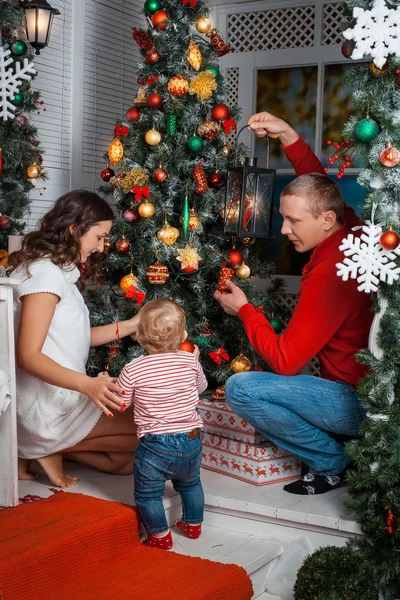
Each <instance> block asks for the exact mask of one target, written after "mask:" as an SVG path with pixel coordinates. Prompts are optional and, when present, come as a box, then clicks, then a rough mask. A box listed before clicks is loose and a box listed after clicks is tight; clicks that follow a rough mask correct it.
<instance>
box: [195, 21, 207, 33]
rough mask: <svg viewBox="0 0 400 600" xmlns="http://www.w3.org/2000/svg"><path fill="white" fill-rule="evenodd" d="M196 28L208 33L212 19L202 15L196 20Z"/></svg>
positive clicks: (200, 31)
mask: <svg viewBox="0 0 400 600" xmlns="http://www.w3.org/2000/svg"><path fill="white" fill-rule="evenodd" d="M196 29H197V31H198V32H199V33H208V32H209V31H210V29H211V21H210V19H208V18H207V17H200V19H197V21H196Z"/></svg>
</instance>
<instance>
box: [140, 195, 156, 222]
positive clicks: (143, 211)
mask: <svg viewBox="0 0 400 600" xmlns="http://www.w3.org/2000/svg"><path fill="white" fill-rule="evenodd" d="M138 212H139V215H140V216H141V217H143V219H148V218H150V217H152V216H153V215H154V213H155V212H156V209H155V206H154V204H152V203H151V202H148V200H147V199H146V200H145V201H144V202H142V204H140V206H139V208H138Z"/></svg>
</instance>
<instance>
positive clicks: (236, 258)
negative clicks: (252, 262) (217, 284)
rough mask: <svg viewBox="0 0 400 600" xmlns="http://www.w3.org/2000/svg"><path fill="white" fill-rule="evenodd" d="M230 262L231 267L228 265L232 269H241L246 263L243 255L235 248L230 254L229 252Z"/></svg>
mask: <svg viewBox="0 0 400 600" xmlns="http://www.w3.org/2000/svg"><path fill="white" fill-rule="evenodd" d="M228 261H229V265H228V266H229V267H232V268H233V269H236V267H240V265H241V264H242V263H243V261H244V256H243V253H242V252H240V250H236V249H235V248H232V250H229V252H228Z"/></svg>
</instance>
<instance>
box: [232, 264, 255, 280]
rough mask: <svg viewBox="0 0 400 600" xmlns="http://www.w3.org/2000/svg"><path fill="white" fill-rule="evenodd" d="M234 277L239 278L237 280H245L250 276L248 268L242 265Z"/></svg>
mask: <svg viewBox="0 0 400 600" xmlns="http://www.w3.org/2000/svg"><path fill="white" fill-rule="evenodd" d="M235 275H236V277H239V279H247V278H248V277H250V275H251V271H250V267H248V266H247V265H245V264H244V263H243V264H242V265H240V267H238V268H237V269H236V270H235Z"/></svg>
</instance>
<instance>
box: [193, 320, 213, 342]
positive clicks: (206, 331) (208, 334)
mask: <svg viewBox="0 0 400 600" xmlns="http://www.w3.org/2000/svg"><path fill="white" fill-rule="evenodd" d="M212 336H213V332H212V331H211V329H210V328H209V325H208V321H207V319H206V318H205V317H203V318H202V320H201V330H200V335H199V336H198V337H197V338H196V344H197V345H198V346H199V348H206V347H208V346H210V345H211V338H212Z"/></svg>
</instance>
